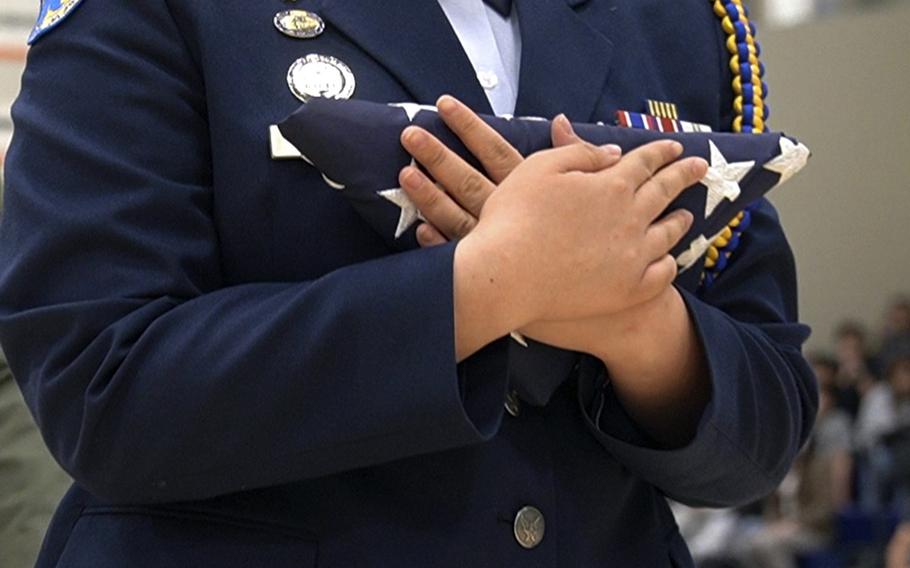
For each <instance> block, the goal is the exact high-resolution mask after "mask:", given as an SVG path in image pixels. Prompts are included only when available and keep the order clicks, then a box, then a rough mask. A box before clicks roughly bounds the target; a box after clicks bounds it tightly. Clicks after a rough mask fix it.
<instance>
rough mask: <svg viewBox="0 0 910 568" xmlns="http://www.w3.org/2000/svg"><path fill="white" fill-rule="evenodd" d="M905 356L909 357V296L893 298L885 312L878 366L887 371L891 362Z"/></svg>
mask: <svg viewBox="0 0 910 568" xmlns="http://www.w3.org/2000/svg"><path fill="white" fill-rule="evenodd" d="M906 355H910V296H901V297H898V298H895V299H894V300H893V301H892V302H891V304H890V305H889V306H888V309H887V310H886V312H885V325H884V328H883V329H882V347H881V350H879V352H878V363H879V366H880V368H883V369H887V368H888V366H889V365H890V364H891V362H892V361H894V360H895V359H897V358H898V357H901V356H906Z"/></svg>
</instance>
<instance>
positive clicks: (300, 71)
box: [288, 53, 356, 102]
mask: <svg viewBox="0 0 910 568" xmlns="http://www.w3.org/2000/svg"><path fill="white" fill-rule="evenodd" d="M355 86H356V81H355V80H354V73H353V72H352V71H351V68H350V67H348V66H347V64H346V63H345V62H344V61H341V60H340V59H336V58H334V57H332V56H329V55H319V54H317V53H311V54H309V55H307V56H305V57H301V58H300V59H298V60H297V61H295V62H294V63H292V64H291V67H290V69H288V87H290V89H291V92H292V93H294V96H295V97H297V98H298V99H300V100H301V101H303V102H308V101H309V100H310V99H311V98H313V97H322V98H326V99H349V98H351V95H353V94H354V88H355Z"/></svg>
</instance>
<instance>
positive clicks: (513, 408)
mask: <svg viewBox="0 0 910 568" xmlns="http://www.w3.org/2000/svg"><path fill="white" fill-rule="evenodd" d="M503 406H505V408H506V412H508V413H509V415H510V416H513V417H515V418H518V415H519V414H521V400H520V399H519V398H518V393H517V392H515V391H509V392H508V393H507V394H506V402H505V404H504V405H503Z"/></svg>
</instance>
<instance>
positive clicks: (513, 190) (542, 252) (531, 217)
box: [400, 98, 707, 320]
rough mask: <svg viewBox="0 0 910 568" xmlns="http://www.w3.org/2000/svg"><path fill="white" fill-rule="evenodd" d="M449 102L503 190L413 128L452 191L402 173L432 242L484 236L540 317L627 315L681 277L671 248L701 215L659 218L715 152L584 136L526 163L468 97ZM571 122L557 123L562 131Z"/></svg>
mask: <svg viewBox="0 0 910 568" xmlns="http://www.w3.org/2000/svg"><path fill="white" fill-rule="evenodd" d="M451 103H454V104H451ZM439 110H440V115H441V117H442V118H443V120H446V122H447V124H449V126H450V127H451V128H452V129H453V130H454V131H455V132H456V134H458V135H459V136H460V137H461V138H462V140H463V141H464V142H465V144H466V146H467V147H468V148H469V149H470V150H471V151H472V152H474V153H475V154H476V155H477V156H478V159H480V160H481V162H482V163H483V164H484V167H485V169H487V170H488V171H489V172H490V175H491V177H493V178H494V179H493V180H492V181H498V180H497V179H496V178H501V183H500V185H499V188H498V189H496V188H495V184H493V183H492V182H491V181H490V180H486V178H485V177H484V176H483V175H481V174H480V173H479V172H476V171H474V170H473V168H470V166H469V165H468V164H466V163H465V162H463V161H462V160H460V158H458V157H457V156H456V155H455V154H454V153H452V152H451V151H450V150H448V149H447V148H445V146H443V145H442V144H441V143H440V142H439V141H438V140H436V139H435V138H433V137H432V136H431V135H429V133H427V132H425V131H422V130H421V129H419V128H417V127H410V128H408V129H406V130H405V132H404V133H403V136H402V142H403V144H404V146H405V148H406V149H407V150H408V151H409V152H411V153H412V155H414V157H415V158H416V159H417V160H418V161H420V162H421V164H422V165H424V167H426V168H427V170H428V171H429V172H430V174H431V175H432V176H433V177H434V178H435V179H436V181H437V182H439V183H440V184H441V185H442V186H443V187H445V188H446V189H447V190H449V191H450V192H451V193H450V194H447V193H445V192H443V191H440V189H439V188H438V187H437V186H436V185H435V184H433V183H432V182H431V181H430V180H429V179H428V178H427V177H426V176H424V175H423V174H422V173H421V172H420V171H419V170H418V169H416V168H411V167H409V168H405V169H404V170H402V172H401V176H400V177H401V180H400V181H401V182H402V187H403V189H404V190H405V191H406V192H407V193H408V194H409V196H410V197H411V199H412V200H413V201H414V202H415V205H416V206H417V208H418V209H420V210H421V212H422V213H423V215H424V216H425V217H426V218H427V220H428V221H429V223H430V224H431V225H433V226H434V227H436V229H437V231H436V233H437V234H436V235H434V234H433V233H432V232H431V231H430V230H429V229H427V228H421V230H420V232H419V233H418V238H419V240H420V241H421V244H433V243H432V241H433V240H434V239H435V240H438V237H439V236H440V235H441V236H444V237H448V238H460V237H464V240H463V242H462V243H461V244H460V245H459V246H461V245H462V244H468V243H470V245H469V246H474V245H475V244H480V243H483V247H482V248H484V249H485V250H487V251H489V252H490V253H491V258H490V261H491V262H495V263H498V264H501V265H503V266H504V267H505V270H506V273H507V274H513V276H514V279H513V285H514V286H515V289H516V297H515V300H516V301H519V302H525V304H526V306H525V308H526V309H527V313H528V314H530V315H532V316H533V319H535V320H537V319H546V320H564V319H577V318H583V317H587V316H592V315H602V314H609V313H616V312H620V311H623V310H625V309H627V308H629V307H632V306H634V305H637V304H640V303H642V302H645V301H647V300H649V299H652V298H654V297H656V296H657V295H658V294H660V293H661V292H663V291H664V290H665V289H666V288H667V287H668V286H669V285H670V283H671V282H672V280H673V278H674V277H675V276H676V263H675V261H674V260H673V258H672V257H670V256H669V254H668V251H669V250H670V248H672V246H673V245H675V244H676V242H677V241H678V240H679V239H680V238H681V237H682V235H683V234H685V232H686V230H688V227H689V225H690V224H691V214H689V213H688V212H686V211H676V212H673V213H671V214H669V215H667V216H666V217H664V218H663V219H660V220H656V219H657V217H658V216H659V215H660V213H661V212H662V211H663V210H664V209H665V208H666V207H667V205H669V203H670V202H671V201H672V200H673V199H674V198H675V197H676V196H677V195H678V194H679V193H680V192H681V191H682V190H683V189H685V188H686V187H688V186H689V185H692V184H693V183H695V182H696V181H697V180H698V179H700V178H701V177H703V175H704V173H705V170H706V167H707V165H706V164H705V162H704V160H701V159H699V158H693V159H686V160H681V161H678V162H674V163H672V164H671V162H673V161H674V160H676V159H677V158H678V156H679V155H680V153H681V151H682V148H681V146H680V145H679V144H678V143H676V142H670V141H661V142H656V143H652V144H649V145H646V146H643V147H641V148H639V149H636V150H635V151H633V152H631V153H629V154H628V155H627V156H625V157H622V158H619V155H618V149H617V148H615V147H595V146H593V145H591V144H588V143H584V142H578V143H575V144H572V145H570V146H564V147H561V148H556V149H553V150H546V151H543V152H538V153H536V154H535V155H533V156H531V157H530V158H528V159H527V160H525V161H522V160H521V156H519V155H518V153H517V152H516V151H514V149H512V148H511V147H509V146H508V144H507V143H505V141H503V140H501V138H499V136H498V134H496V133H495V132H492V135H493V136H494V137H495V138H496V139H498V140H499V142H494V143H493V144H489V143H486V142H485V141H489V140H490V139H491V136H490V133H491V131H492V129H490V128H489V127H488V126H487V125H486V124H485V123H483V122H482V121H481V120H480V119H479V118H477V117H476V115H473V113H470V111H466V109H465V108H464V107H463V106H462V105H459V104H458V103H455V102H454V101H453V100H452V99H450V98H445V99H443V100H440V103H439ZM465 112H467V113H470V117H468V116H467V115H466V114H465ZM459 119H460V120H459ZM563 120H564V119H563ZM567 126H568V123H567V121H565V122H564V123H563V122H562V121H556V123H555V124H554V134H555V135H556V136H559V129H561V128H564V127H567ZM566 135H567V136H569V134H568V132H566ZM510 168H511V169H510ZM494 189H495V191H494ZM452 197H454V198H455V199H453V198H452ZM466 234H467V236H466V237H465V235H466ZM494 244H495V246H492V245H494Z"/></svg>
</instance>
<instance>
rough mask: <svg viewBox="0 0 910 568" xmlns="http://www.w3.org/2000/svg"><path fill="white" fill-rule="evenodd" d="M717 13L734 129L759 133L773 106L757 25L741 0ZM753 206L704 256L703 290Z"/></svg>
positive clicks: (720, 5)
mask: <svg viewBox="0 0 910 568" xmlns="http://www.w3.org/2000/svg"><path fill="white" fill-rule="evenodd" d="M712 1H713V2H714V13H715V14H716V15H717V17H718V18H720V20H721V26H722V27H723V30H724V33H726V34H727V51H729V52H730V55H731V57H730V70H731V71H732V72H733V114H734V118H733V125H732V126H733V132H741V133H746V134H751V133H755V134H760V133H762V132H764V131H765V121H766V120H767V118H768V116H769V115H770V109H769V108H768V105H767V104H765V97H766V96H767V94H768V86H767V85H766V84H765V83H764V82H763V81H762V78H763V77H764V75H765V66H764V65H763V64H762V63H761V61H760V60H759V56H760V55H761V46H760V45H759V44H758V41H756V39H755V25H754V24H752V22H750V21H749V11H748V10H747V9H746V7H745V6H743V3H742V0H728V1H726V2H724V1H722V0H712ZM752 208H753V205H749V206H747V207H746V209H745V210H744V211H742V212H740V213H739V215H737V216H736V217H734V218H733V220H732V221H730V223H729V224H727V226H726V228H724V230H723V232H722V233H721V234H720V235H719V236H718V237H717V238H716V239H715V240H714V242H712V243H711V246H710V247H709V248H708V252H707V255H706V256H705V270H704V272H703V273H702V282H701V288H702V290H704V289H707V288H709V287H710V286H711V285H712V284H713V283H714V281H715V280H716V279H717V277H718V276H719V275H720V273H721V272H723V270H724V269H725V268H726V267H727V265H728V264H729V261H730V257H732V256H733V253H734V251H735V250H736V248H737V247H738V246H739V243H740V239H741V237H742V234H743V233H744V232H745V231H746V229H748V228H749V225H750V223H751V210H752Z"/></svg>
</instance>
